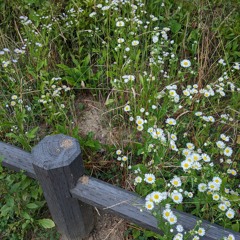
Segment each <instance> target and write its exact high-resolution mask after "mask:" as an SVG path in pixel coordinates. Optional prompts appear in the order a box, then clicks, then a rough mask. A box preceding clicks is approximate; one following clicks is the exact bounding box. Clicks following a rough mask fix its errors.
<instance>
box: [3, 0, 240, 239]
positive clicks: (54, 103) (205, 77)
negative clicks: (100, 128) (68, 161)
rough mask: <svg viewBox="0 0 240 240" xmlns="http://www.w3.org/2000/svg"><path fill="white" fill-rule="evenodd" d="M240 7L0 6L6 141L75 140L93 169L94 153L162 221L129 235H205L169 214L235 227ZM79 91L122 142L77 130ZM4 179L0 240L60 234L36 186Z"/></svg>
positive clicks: (28, 144) (19, 2)
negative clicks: (98, 105)
mask: <svg viewBox="0 0 240 240" xmlns="http://www.w3.org/2000/svg"><path fill="white" fill-rule="evenodd" d="M239 6H240V3H239V1H238V0H236V1H234V0H231V1H223V0H211V1H210V0H203V1H200V0H195V1H183V0H182V1H175V0H165V1H164V0H152V1H147V0H105V1H104V0H85V1H80V0H68V1H63V0H62V1H61V0H59V1H56V0H55V1H50V0H43V1H40V0H16V1H10V0H9V1H8V0H2V1H1V2H0V10H1V15H0V26H1V28H0V79H1V81H0V89H1V94H0V139H1V141H4V142H9V143H11V144H14V145H17V146H19V147H21V148H23V149H25V150H28V151H30V150H31V148H32V147H33V146H34V145H35V144H37V142H39V140H40V139H41V138H43V137H44V136H45V135H47V134H56V133H64V134H67V135H70V136H73V137H75V138H77V139H78V140H79V141H80V144H81V147H82V148H83V150H84V154H85V159H86V160H87V163H88V164H87V165H89V166H90V167H89V168H88V170H89V171H91V172H92V170H91V160H92V159H94V158H100V160H99V162H98V164H99V166H97V169H99V170H100V171H95V170H94V174H95V175H96V176H98V177H100V178H102V179H105V180H106V181H109V180H110V178H111V179H114V180H113V181H114V182H115V183H118V184H120V185H121V186H122V187H124V186H126V184H125V183H126V181H127V182H128V184H129V182H130V183H131V185H132V186H131V188H132V189H135V191H136V192H138V193H139V194H141V195H142V196H143V197H146V205H145V206H143V208H144V207H145V208H147V209H148V210H149V211H151V212H152V213H153V214H154V215H156V217H157V218H158V219H159V220H160V221H162V220H164V221H166V224H165V225H164V226H161V228H162V230H163V231H164V232H165V236H163V237H161V238H160V236H156V235H155V234H154V233H149V232H144V231H143V232H142V233H141V232H139V231H134V230H130V231H129V232H130V233H129V234H130V235H131V234H132V236H133V238H134V239H148V238H147V236H148V237H151V238H154V237H155V238H156V239H167V240H169V239H174V240H178V239H194V240H197V239H200V238H204V233H205V231H207V229H203V228H202V227H201V223H199V225H198V226H196V228H195V229H193V230H192V231H191V232H187V233H185V232H184V230H183V229H182V227H181V225H179V223H178V222H177V216H175V215H174V214H173V213H172V211H171V208H177V209H178V210H182V211H186V212H189V213H192V214H194V215H196V216H198V217H200V218H201V219H206V220H209V221H211V222H214V223H217V224H219V225H222V226H224V227H226V228H231V229H233V230H235V231H239V230H240V221H239V204H240V197H239V193H240V192H239V187H240V181H239V165H240V164H239V156H240V148H239V144H240V135H239V114H240V112H239V109H240V104H239V102H240V94H239V91H240V81H239V69H240V63H239V62H240V50H239V33H240V16H239V11H240V7H239ZM86 95H92V96H93V97H94V98H95V99H96V101H101V102H104V105H105V106H106V108H107V111H106V116H107V118H108V119H109V125H110V126H111V127H112V128H120V129H121V130H119V132H118V133H115V134H119V136H118V143H117V144H115V145H111V144H110V143H109V144H101V143H100V142H98V141H97V140H96V139H94V135H93V134H92V133H90V134H88V135H87V136H82V135H81V134H79V132H80V128H81V126H79V125H78V124H77V116H78V114H79V112H81V111H82V110H83V108H84V106H83V105H82V104H77V103H78V100H79V99H81V98H84V97H85V96H86ZM102 155H104V156H102ZM101 159H102V160H101ZM101 161H104V162H105V163H104V164H101ZM106 162H107V168H108V169H107V170H106ZM116 163H117V164H116ZM103 166H104V169H103V170H101V168H102V167H103ZM112 166H114V167H112ZM109 169H110V170H109ZM0 173H1V175H0V179H1V184H0V188H1V194H0V209H1V210H0V211H1V213H0V238H1V239H31V238H32V237H34V236H35V237H39V238H41V239H58V236H57V233H56V232H55V230H54V229H51V230H49V229H48V230H46V229H44V228H52V227H53V226H54V223H53V222H52V221H51V220H50V219H49V214H48V212H47V211H46V205H45V202H44V199H43V196H42V191H41V189H40V188H39V186H37V185H36V182H33V181H32V180H30V179H28V178H27V177H25V176H24V175H23V174H16V173H11V172H9V171H8V170H6V169H2V168H1V169H0ZM116 180H117V181H116ZM111 181H112V180H111ZM159 206H161V207H162V208H163V209H164V211H163V214H161V215H159V214H158V211H157V210H158V208H159ZM173 229H174V230H175V229H176V230H177V232H178V233H177V234H176V233H173ZM223 239H228V240H231V239H234V236H232V235H230V236H223Z"/></svg>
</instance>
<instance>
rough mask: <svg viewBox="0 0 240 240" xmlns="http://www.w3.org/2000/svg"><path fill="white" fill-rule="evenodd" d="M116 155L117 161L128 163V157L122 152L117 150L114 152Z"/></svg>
mask: <svg viewBox="0 0 240 240" xmlns="http://www.w3.org/2000/svg"><path fill="white" fill-rule="evenodd" d="M116 155H117V160H118V161H122V162H127V161H128V156H126V155H124V154H122V150H120V149H118V150H117V151H116Z"/></svg>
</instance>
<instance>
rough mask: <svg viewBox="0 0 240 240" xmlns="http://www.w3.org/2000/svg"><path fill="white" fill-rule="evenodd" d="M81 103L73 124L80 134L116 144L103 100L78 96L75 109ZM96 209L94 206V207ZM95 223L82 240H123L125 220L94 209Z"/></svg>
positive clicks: (104, 142)
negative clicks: (90, 133)
mask: <svg viewBox="0 0 240 240" xmlns="http://www.w3.org/2000/svg"><path fill="white" fill-rule="evenodd" d="M80 104H83V105H84V108H83V110H81V111H76V117H75V124H77V126H78V127H79V131H80V135H83V136H86V135H87V134H88V133H89V132H93V133H94V138H95V139H97V140H98V141H99V142H101V143H102V144H117V142H118V139H117V138H116V137H115V136H119V134H116V132H118V131H117V129H116V128H115V129H114V128H112V127H111V122H110V121H109V119H108V116H107V114H106V112H107V109H106V108H105V105H104V102H103V101H102V102H101V101H96V100H94V98H93V97H91V96H83V97H82V98H80V97H78V98H77V100H76V106H75V107H76V109H79V105H80ZM95 209H96V208H95ZM96 216H97V217H96V223H95V227H94V229H93V231H92V233H91V234H90V235H89V236H88V237H87V238H84V240H124V239H127V238H125V237H124V233H125V231H126V229H127V226H126V222H125V221H124V220H123V219H121V218H118V217H116V216H114V215H111V214H108V213H106V212H104V211H100V210H97V209H96Z"/></svg>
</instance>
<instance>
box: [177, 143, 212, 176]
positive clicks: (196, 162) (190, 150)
mask: <svg viewBox="0 0 240 240" xmlns="http://www.w3.org/2000/svg"><path fill="white" fill-rule="evenodd" d="M194 149H195V146H194V144H192V143H187V148H184V149H183V150H182V155H183V156H185V160H184V161H182V162H181V167H182V169H183V170H184V171H186V172H187V171H189V170H190V169H195V170H198V171H199V170H201V169H202V164H203V162H205V163H208V164H210V162H211V157H210V156H209V155H208V154H207V153H203V152H202V151H201V150H200V149H198V151H194ZM199 152H200V153H199Z"/></svg>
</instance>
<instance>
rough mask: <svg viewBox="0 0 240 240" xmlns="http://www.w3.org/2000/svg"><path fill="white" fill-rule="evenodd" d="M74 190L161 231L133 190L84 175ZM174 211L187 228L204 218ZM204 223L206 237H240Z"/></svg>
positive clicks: (216, 239) (88, 200) (217, 239)
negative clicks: (230, 235) (231, 235)
mask: <svg viewBox="0 0 240 240" xmlns="http://www.w3.org/2000/svg"><path fill="white" fill-rule="evenodd" d="M71 193H72V195H73V197H75V198H77V199H79V200H81V201H83V202H86V203H88V204H90V205H93V206H96V207H99V208H101V209H103V210H106V211H108V212H111V213H114V214H116V215H118V216H120V217H122V218H124V219H126V220H128V221H130V222H133V223H136V224H137V225H139V226H141V227H144V228H147V229H149V230H152V231H154V232H156V233H160V234H161V232H160V231H159V229H158V226H157V225H158V224H157V219H156V218H155V217H154V216H153V215H152V214H151V213H150V212H149V211H147V210H145V209H144V207H143V206H144V204H145V200H144V199H142V198H140V197H139V196H138V195H136V194H134V193H132V192H129V191H127V190H124V189H121V188H118V187H115V186H113V185H111V184H108V183H105V182H103V181H100V180H97V179H94V178H91V177H87V176H83V177H81V178H80V180H79V181H78V183H77V185H76V187H74V188H73V189H71ZM141 209H143V210H141ZM173 212H174V213H175V214H176V216H177V217H178V223H179V224H182V225H183V227H184V229H185V230H186V231H189V230H192V229H193V228H194V227H195V226H196V222H197V221H198V220H200V219H199V218H197V217H194V216H193V215H191V214H187V213H183V212H180V211H177V210H173ZM201 226H202V227H204V228H205V230H206V235H205V236H204V238H203V239H205V240H220V239H221V238H222V237H224V236H228V235H229V234H230V233H231V234H233V235H234V236H235V239H236V240H240V234H239V233H236V232H234V231H231V230H229V229H224V228H223V227H221V226H218V225H216V224H212V223H210V222H208V221H202V225H201Z"/></svg>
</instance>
